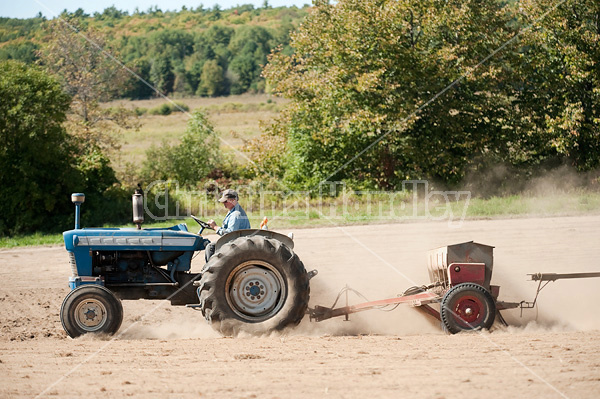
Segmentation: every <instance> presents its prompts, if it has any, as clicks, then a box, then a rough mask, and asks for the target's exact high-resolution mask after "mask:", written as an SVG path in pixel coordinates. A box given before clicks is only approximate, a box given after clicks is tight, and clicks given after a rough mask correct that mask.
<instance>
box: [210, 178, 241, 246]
mask: <svg viewBox="0 0 600 399" xmlns="http://www.w3.org/2000/svg"><path fill="white" fill-rule="evenodd" d="M219 202H221V203H223V205H224V206H225V208H227V209H228V210H229V212H227V215H226V216H225V219H223V227H219V226H217V223H215V221H214V220H212V219H211V220H209V221H208V224H209V225H210V227H211V228H212V229H214V230H215V231H216V232H217V234H218V235H220V236H222V235H225V234H227V233H231V232H232V231H236V230H241V229H249V228H250V221H249V220H248V216H247V215H246V212H244V210H243V209H242V207H241V206H240V204H238V193H237V192H236V191H234V190H231V189H227V190H225V191H223V194H222V195H221V198H219Z"/></svg>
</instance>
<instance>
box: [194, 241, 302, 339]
mask: <svg viewBox="0 0 600 399" xmlns="http://www.w3.org/2000/svg"><path fill="white" fill-rule="evenodd" d="M309 291H310V289H309V277H308V274H307V273H306V269H305V268H304V265H303V263H302V262H301V261H300V259H299V258H298V256H297V255H296V254H295V253H294V252H293V251H292V250H291V249H290V248H288V247H287V246H286V245H285V244H283V243H282V242H280V241H278V240H275V239H271V238H267V237H263V236H245V237H240V238H237V239H236V240H234V241H232V242H229V243H227V244H225V245H223V246H222V247H221V248H220V249H219V251H218V252H217V253H216V254H214V255H213V256H212V257H211V258H210V260H209V262H208V263H207V264H206V265H205V266H204V268H203V270H202V278H201V280H200V284H199V288H198V296H199V297H200V306H201V309H202V313H203V314H204V317H205V318H206V320H207V321H208V322H209V323H211V324H212V326H213V328H214V329H215V330H217V331H219V332H220V333H221V334H223V335H226V336H235V335H237V334H239V333H240V332H246V333H250V334H253V335H262V334H266V333H269V332H271V331H278V330H282V329H284V328H286V327H289V326H295V325H297V324H298V323H300V321H301V320H302V318H303V317H304V314H305V313H306V309H307V308H308V298H309Z"/></svg>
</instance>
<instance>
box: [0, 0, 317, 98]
mask: <svg viewBox="0 0 600 399" xmlns="http://www.w3.org/2000/svg"><path fill="white" fill-rule="evenodd" d="M306 10H307V8H306V7H305V8H297V7H289V8H288V7H279V8H271V7H270V6H269V5H268V2H266V3H265V4H264V5H263V7H261V8H255V7H254V6H252V5H248V4H247V5H241V6H238V7H232V8H230V9H226V10H222V9H221V8H220V7H219V6H218V5H215V6H214V7H212V8H204V7H203V6H198V7H197V8H193V9H187V8H186V7H183V8H182V9H181V10H178V11H164V12H163V11H162V10H160V9H159V8H157V7H156V6H155V7H151V8H150V9H148V10H146V11H139V10H136V11H135V12H133V13H132V14H131V15H130V14H129V13H128V12H126V11H121V10H118V9H117V8H115V7H114V6H113V7H109V8H107V9H105V10H104V11H103V12H102V13H99V12H96V13H94V14H93V15H89V14H86V13H85V12H84V11H83V10H82V9H78V10H77V11H75V12H68V11H66V10H65V11H63V13H61V15H60V17H59V19H62V20H66V21H70V22H71V23H74V25H75V26H76V27H77V29H79V30H80V31H81V32H82V33H83V34H86V32H88V31H96V32H100V33H101V34H102V35H103V37H105V39H106V40H105V45H106V49H107V50H109V51H110V52H111V53H113V55H115V56H116V57H117V58H118V59H119V60H121V61H122V62H123V63H124V64H125V65H126V66H127V67H129V68H131V69H132V70H133V71H134V72H135V73H136V74H138V75H139V76H140V77H141V78H142V79H144V80H145V81H147V82H149V83H150V84H151V85H152V86H154V87H155V88H156V89H157V90H159V91H160V92H161V93H163V94H167V95H173V94H175V95H181V96H190V95H197V96H223V95H229V94H242V93H246V92H255V93H256V92H264V91H265V82H264V78H263V77H262V76H261V70H262V66H264V65H265V64H266V62H267V56H268V54H269V53H270V52H271V50H272V49H274V48H276V47H281V48H283V49H284V51H286V52H288V53H291V48H290V46H289V34H290V31H291V30H293V29H294V28H295V26H297V25H298V24H299V23H300V21H302V19H303V18H304V17H305V16H306V14H307V11H306ZM48 24H52V21H47V20H46V18H44V17H43V16H42V15H41V14H40V15H38V16H37V17H36V18H30V19H23V20H20V19H11V18H0V60H8V59H14V60H18V61H23V62H25V63H27V64H32V63H34V62H36V61H39V56H38V52H39V50H40V49H41V48H42V47H43V46H44V43H46V42H47V40H48V35H49V32H48ZM126 83H127V84H126V85H125V86H124V87H122V89H121V90H120V92H119V93H118V94H117V97H119V98H132V99H141V98H149V97H152V96H155V95H156V94H157V93H156V92H155V91H154V90H153V89H152V88H150V87H148V85H146V84H145V83H143V82H142V81H141V80H139V79H138V78H136V77H133V76H131V77H130V78H129V79H128V81H127V82H126Z"/></svg>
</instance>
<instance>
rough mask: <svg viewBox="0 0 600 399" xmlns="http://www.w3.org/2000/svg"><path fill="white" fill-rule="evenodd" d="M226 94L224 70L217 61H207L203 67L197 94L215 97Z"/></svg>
mask: <svg viewBox="0 0 600 399" xmlns="http://www.w3.org/2000/svg"><path fill="white" fill-rule="evenodd" d="M224 92H225V76H224V74H223V68H222V67H221V66H220V65H219V63H218V62H217V61H216V60H210V61H207V62H206V63H205V64H204V66H203V67H202V77H201V78H200V84H199V85H198V90H197V92H196V93H197V94H200V95H201V96H209V97H214V96H218V95H220V94H223V93H224Z"/></svg>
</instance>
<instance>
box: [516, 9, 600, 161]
mask: <svg viewBox="0 0 600 399" xmlns="http://www.w3.org/2000/svg"><path fill="white" fill-rule="evenodd" d="M521 3H522V4H521V7H522V10H523V11H524V12H523V21H522V23H523V24H531V23H533V22H534V21H537V20H538V18H539V17H540V16H541V15H542V14H544V13H545V12H547V10H549V9H551V7H553V6H554V5H555V3H554V2H552V1H549V0H526V1H523V2H521ZM538 25H540V26H539V27H536V29H531V30H529V31H528V32H527V33H526V35H524V37H523V39H522V44H523V49H524V50H523V57H522V61H521V62H520V63H519V64H518V65H517V67H518V70H519V73H520V75H519V76H520V78H521V79H520V80H519V83H520V86H519V89H520V90H519V92H518V104H519V109H520V111H521V112H520V114H519V117H520V119H521V121H522V124H523V129H524V130H527V131H528V132H529V133H530V135H531V132H536V133H537V136H536V137H537V138H538V139H539V140H541V141H542V142H543V144H545V146H546V147H545V152H544V154H549V155H553V154H555V155H557V156H558V157H560V158H561V159H562V160H563V161H566V162H568V163H569V164H571V165H573V166H575V167H576V168H577V169H579V170H582V171H585V170H591V169H594V168H597V167H599V166H600V133H599V132H600V89H599V88H600V68H599V67H598V60H600V3H598V2H597V1H592V0H572V1H568V2H566V3H564V4H562V5H560V6H559V7H558V8H557V9H556V10H554V11H552V12H551V13H549V14H548V15H547V16H546V17H545V18H543V19H541V21H540V22H539V23H538Z"/></svg>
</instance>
